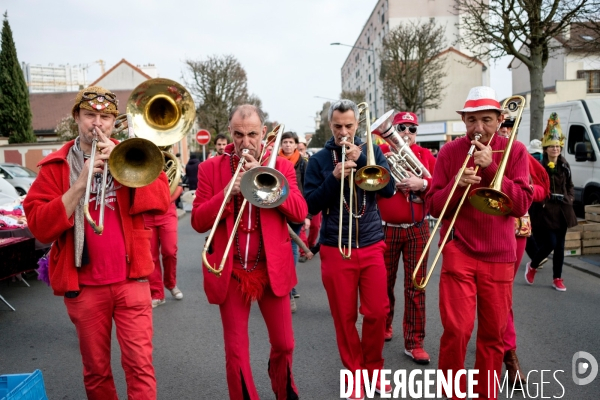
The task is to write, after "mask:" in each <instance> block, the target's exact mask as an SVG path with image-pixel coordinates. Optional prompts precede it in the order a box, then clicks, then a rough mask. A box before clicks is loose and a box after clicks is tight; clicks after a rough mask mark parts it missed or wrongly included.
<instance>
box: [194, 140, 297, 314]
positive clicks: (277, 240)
mask: <svg viewBox="0 0 600 400" xmlns="http://www.w3.org/2000/svg"><path fill="white" fill-rule="evenodd" d="M230 146H231V145H230ZM232 147H233V146H232ZM226 152H227V150H226ZM275 168H276V169H277V170H278V171H279V172H281V173H282V174H283V175H284V176H285V177H286V179H287V180H288V183H289V185H290V193H289V195H288V197H287V199H286V200H285V201H284V202H283V204H281V205H280V206H279V207H276V208H261V209H260V226H261V233H262V238H263V246H264V248H265V254H266V257H267V271H268V274H269V282H270V285H271V289H272V290H273V293H275V295H276V296H287V295H288V294H289V293H290V291H291V290H292V288H293V287H294V286H295V285H296V283H297V282H298V279H297V278H296V268H295V267H294V257H293V255H292V245H291V239H290V235H289V233H288V227H287V221H290V222H301V221H304V218H305V217H306V215H307V214H308V207H307V205H306V201H304V197H302V193H300V190H298V185H297V183H296V172H295V171H294V166H293V165H292V163H290V162H289V161H288V160H286V159H285V158H282V157H278V158H277V162H276V164H275ZM231 178H232V173H231V166H230V157H229V156H227V155H225V156H222V157H213V158H211V159H208V160H206V161H204V162H202V163H200V166H199V168H198V188H197V189H196V198H195V199H194V204H193V207H192V227H193V228H194V229H195V230H196V231H198V232H200V233H204V232H207V231H208V230H210V229H211V228H212V225H213V223H214V221H215V218H216V217H217V213H218V212H219V209H220V208H221V205H222V203H223V200H224V198H225V196H224V189H225V187H226V186H227V185H228V184H229V181H230V180H231ZM233 223H234V215H233V200H232V201H230V202H229V204H228V205H227V206H226V207H225V211H224V212H223V215H222V218H221V222H220V223H219V225H218V226H217V231H216V232H215V235H214V237H213V241H212V245H211V246H212V252H211V253H210V254H208V255H207V259H208V261H209V262H210V263H211V264H212V265H217V266H218V265H219V264H220V263H221V259H222V258H223V254H224V252H225V246H226V245H227V241H228V239H229V236H230V235H231V232H232V230H233ZM233 251H234V250H230V251H229V254H228V255H227V261H226V263H225V268H224V269H223V273H222V274H221V277H216V276H215V275H214V274H212V273H211V272H210V271H208V269H207V268H206V267H204V266H202V271H204V291H205V293H206V297H207V298H208V301H209V303H211V304H222V303H223V302H224V301H225V299H226V295H227V288H228V286H229V281H230V279H231V271H232V268H233Z"/></svg>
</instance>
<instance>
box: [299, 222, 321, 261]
mask: <svg viewBox="0 0 600 400" xmlns="http://www.w3.org/2000/svg"><path fill="white" fill-rule="evenodd" d="M319 230H321V213H318V214H317V215H313V217H312V219H311V220H310V228H309V231H308V238H307V237H306V231H305V230H304V225H302V229H300V239H302V241H303V242H304V244H305V245H306V247H308V248H309V249H310V248H311V247H314V246H315V245H316V244H317V239H318V238H319ZM299 250H300V255H302V256H303V255H305V254H304V251H303V250H302V249H299Z"/></svg>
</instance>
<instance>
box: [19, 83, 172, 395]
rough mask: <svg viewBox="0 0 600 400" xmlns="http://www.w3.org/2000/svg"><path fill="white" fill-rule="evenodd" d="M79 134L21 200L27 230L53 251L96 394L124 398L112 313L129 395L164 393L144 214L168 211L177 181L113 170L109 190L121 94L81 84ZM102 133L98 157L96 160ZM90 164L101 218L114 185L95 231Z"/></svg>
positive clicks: (56, 277) (56, 281)
mask: <svg viewBox="0 0 600 400" xmlns="http://www.w3.org/2000/svg"><path fill="white" fill-rule="evenodd" d="M72 114H73V118H75V122H76V123H77V125H78V127H79V136H78V137H77V139H75V140H72V141H70V142H68V143H66V144H65V145H64V146H63V147H61V148H60V149H59V150H58V151H56V152H54V153H52V154H50V155H49V156H47V157H46V158H44V159H43V160H42V161H41V162H40V164H39V165H40V166H41V169H40V173H39V174H38V177H37V179H36V180H35V182H34V183H33V185H32V186H31V189H30V190H29V193H28V194H27V198H26V199H25V201H24V203H23V207H24V208H25V213H26V214H27V221H28V224H29V228H30V229H31V232H32V233H33V235H34V236H35V237H36V238H37V239H38V240H39V241H40V242H43V243H54V244H53V246H52V249H51V250H50V256H49V257H48V259H49V263H50V265H49V277H50V285H51V286H52V289H53V290H54V294H55V295H57V296H64V302H65V305H66V307H67V312H68V313H69V317H70V318H71V321H72V322H73V324H74V325H75V328H76V329H77V336H78V338H79V349H80V351H81V358H82V361H83V381H84V384H85V390H86V393H87V398H88V399H97V400H117V391H116V389H115V384H114V381H113V375H112V370H111V364H110V358H111V357H110V354H111V332H112V321H113V319H114V321H115V325H116V327H117V330H116V332H117V338H118V340H119V344H120V345H121V365H122V366H123V369H124V370H125V378H126V381H127V397H128V398H130V399H156V379H155V377H154V367H153V366H152V305H151V300H150V287H149V284H148V278H147V277H148V276H149V275H150V274H151V273H152V270H153V269H154V264H153V263H152V255H151V253H150V239H151V237H152V232H151V231H150V230H149V229H147V228H145V227H144V218H143V213H153V214H164V213H165V212H166V211H167V209H168V207H169V183H168V181H167V176H166V175H165V173H164V172H161V174H160V176H159V178H158V179H156V180H155V181H154V182H153V183H151V184H149V185H147V186H144V187H141V188H137V189H131V188H128V187H125V186H123V185H122V184H120V183H119V182H117V181H116V180H115V179H114V178H113V177H112V176H111V175H110V173H109V175H108V179H107V185H106V188H102V184H101V183H100V182H101V180H102V169H103V167H104V163H105V162H107V161H108V157H109V156H110V153H111V151H112V150H113V149H114V148H115V144H116V143H117V141H116V140H113V139H110V136H111V134H112V131H113V127H114V123H115V116H116V115H117V114H118V110H117V99H116V97H115V95H114V94H113V93H111V92H109V91H107V90H106V89H104V88H101V87H99V86H91V87H88V88H86V89H83V90H81V91H80V92H79V94H78V95H77V97H76V98H75V104H74V106H73V110H72ZM94 137H97V138H98V144H97V149H98V153H97V154H96V155H95V159H94V165H93V166H91V165H90V163H89V161H88V159H89V158H90V153H91V150H92V141H93V139H94ZM89 168H93V169H94V172H95V173H96V177H95V178H94V179H93V180H92V185H91V194H93V196H92V197H91V198H90V202H89V206H90V207H89V210H90V214H91V217H92V218H93V219H94V221H98V214H99V213H100V207H99V201H98V199H99V198H100V197H101V196H100V193H101V192H102V190H105V192H106V198H105V204H106V207H105V218H104V231H103V233H102V235H97V234H95V233H94V231H93V230H92V228H91V227H90V225H89V224H88V223H87V222H86V221H85V218H84V204H83V199H84V195H85V192H86V186H87V178H88V171H89Z"/></svg>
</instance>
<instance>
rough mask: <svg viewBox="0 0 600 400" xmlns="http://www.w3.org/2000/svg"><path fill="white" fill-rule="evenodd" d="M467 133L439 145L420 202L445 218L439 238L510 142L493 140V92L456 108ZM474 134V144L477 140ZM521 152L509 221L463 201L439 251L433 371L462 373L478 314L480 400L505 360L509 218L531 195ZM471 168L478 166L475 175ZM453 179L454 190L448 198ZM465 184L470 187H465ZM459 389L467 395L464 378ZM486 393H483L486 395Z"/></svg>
mask: <svg viewBox="0 0 600 400" xmlns="http://www.w3.org/2000/svg"><path fill="white" fill-rule="evenodd" d="M457 112H458V113H459V114H460V115H461V116H462V120H463V122H464V123H465V125H466V128H467V135H466V136H465V137H462V138H460V139H457V140H454V141H452V142H450V143H447V144H445V145H444V146H443V147H442V149H441V150H440V153H439V155H438V157H437V163H436V173H435V174H434V177H433V182H432V187H431V190H430V191H429V192H428V194H427V198H426V204H427V206H428V209H429V210H430V212H431V215H432V216H434V217H439V216H440V213H441V211H442V208H443V207H444V204H445V203H446V202H447V201H449V206H448V210H449V211H448V212H447V213H446V215H444V217H443V223H442V229H441V232H440V237H444V235H445V233H446V231H447V229H448V225H449V223H450V220H451V219H452V216H453V215H454V213H455V212H456V208H457V206H458V203H459V201H460V198H461V197H462V195H463V193H464V192H465V190H467V189H468V190H472V189H474V188H476V187H488V186H490V183H491V181H492V179H493V178H494V176H495V175H496V172H497V170H498V166H499V165H498V164H499V163H500V159H501V158H502V154H503V152H502V150H504V149H505V148H506V144H507V143H508V139H506V138H503V137H500V136H499V135H496V134H495V133H496V131H497V129H498V128H499V126H500V124H501V123H502V120H503V116H502V114H501V108H500V103H498V101H497V100H496V99H495V92H494V90H493V89H492V88H489V87H486V86H480V87H475V88H472V89H471V91H470V92H469V95H468V97H467V101H466V103H465V106H464V108H463V109H462V110H459V111H457ZM476 135H480V138H479V140H475V137H476ZM471 146H475V152H474V154H473V157H471V158H470V159H469V161H468V164H467V169H465V171H464V173H463V174H462V175H461V176H458V175H457V172H458V171H459V170H460V169H461V166H462V164H463V162H464V161H465V158H466V157H467V154H468V152H469V149H470V148H471ZM528 163H529V161H528V155H527V150H526V149H525V146H524V145H523V144H522V143H520V142H517V141H515V142H514V143H513V147H512V150H511V152H510V157H509V160H508V163H507V165H506V170H505V174H504V177H503V179H502V191H503V192H504V193H505V194H507V195H508V197H509V198H510V199H511V200H512V202H513V209H512V211H511V213H510V214H509V215H505V216H492V215H488V214H485V213H483V212H481V211H479V210H477V209H476V208H474V207H473V206H472V205H471V203H470V202H469V201H465V202H464V204H463V206H462V208H461V209H460V212H459V214H458V217H457V219H456V223H455V225H454V228H453V230H452V233H451V235H450V237H449V241H448V242H447V244H446V246H445V248H444V250H443V253H442V254H443V256H444V258H443V259H444V262H443V265H442V271H441V276H440V315H441V319H442V325H443V327H444V332H443V334H442V338H441V340H440V356H439V361H438V368H439V369H440V370H443V371H447V370H451V371H452V374H453V375H452V377H454V374H455V373H456V372H457V371H458V370H461V369H464V368H465V365H464V361H465V355H466V351H467V343H468V341H469V338H470V337H471V332H472V330H473V327H474V322H475V312H477V321H478V328H477V350H476V355H475V369H477V370H479V375H478V376H477V378H476V379H477V381H478V384H477V385H476V386H475V392H477V393H479V398H480V399H482V398H483V399H496V398H497V393H495V391H496V389H497V386H496V385H495V384H494V374H496V375H497V376H498V379H501V376H500V374H501V371H502V361H503V356H504V341H503V335H504V330H505V328H506V321H507V316H508V312H509V310H510V307H511V302H512V282H513V278H514V262H515V260H516V258H517V257H516V254H515V251H516V240H515V234H514V229H515V223H514V217H521V216H522V215H525V213H526V212H527V210H528V208H529V205H530V204H531V201H532V196H533V190H532V189H531V187H530V186H529V165H528ZM475 166H478V167H479V171H476V169H475ZM455 181H458V187H457V189H456V191H455V192H454V194H453V196H452V197H451V198H449V196H450V191H451V189H452V186H453V185H454V183H455ZM469 185H471V186H469ZM462 378H463V379H462V380H461V385H460V388H461V390H463V391H464V390H465V389H466V379H464V378H465V376H462ZM488 389H489V394H488Z"/></svg>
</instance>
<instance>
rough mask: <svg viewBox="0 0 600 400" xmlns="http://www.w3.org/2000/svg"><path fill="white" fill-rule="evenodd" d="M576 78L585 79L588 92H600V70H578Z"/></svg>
mask: <svg viewBox="0 0 600 400" xmlns="http://www.w3.org/2000/svg"><path fill="white" fill-rule="evenodd" d="M577 79H585V80H586V82H587V92H588V93H600V70H588V71H585V70H579V71H577Z"/></svg>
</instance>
